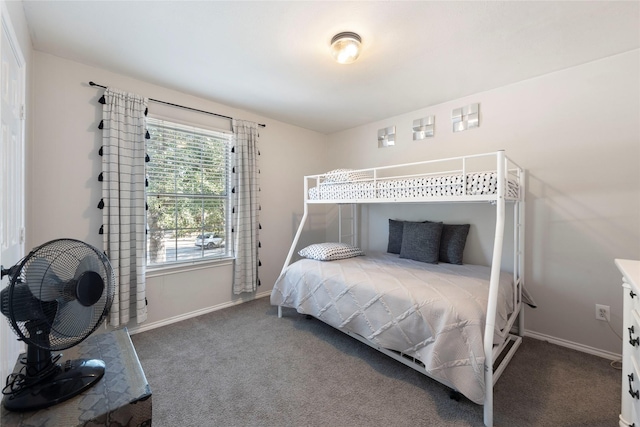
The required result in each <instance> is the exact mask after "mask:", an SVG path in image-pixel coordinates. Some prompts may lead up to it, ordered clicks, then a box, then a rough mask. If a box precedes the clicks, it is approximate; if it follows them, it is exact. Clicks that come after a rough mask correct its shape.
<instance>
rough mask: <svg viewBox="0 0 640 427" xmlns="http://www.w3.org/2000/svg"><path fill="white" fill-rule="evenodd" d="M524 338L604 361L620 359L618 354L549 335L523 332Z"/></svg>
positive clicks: (620, 356)
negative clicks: (546, 342) (548, 343)
mask: <svg viewBox="0 0 640 427" xmlns="http://www.w3.org/2000/svg"><path fill="white" fill-rule="evenodd" d="M524 336H525V337H530V338H535V339H537V340H541V341H548V342H550V343H551V344H556V345H559V346H561V347H567V348H570V349H572V350H577V351H581V352H583V353H588V354H593V355H594V356H599V357H602V358H605V359H609V360H620V359H621V358H622V355H620V354H616V353H611V352H609V351H605V350H600V349H598V348H594V347H589V346H587V345H583V344H578V343H575V342H572V341H567V340H563V339H562V338H556V337H552V336H550V335H545V334H541V333H539V332H534V331H525V333H524Z"/></svg>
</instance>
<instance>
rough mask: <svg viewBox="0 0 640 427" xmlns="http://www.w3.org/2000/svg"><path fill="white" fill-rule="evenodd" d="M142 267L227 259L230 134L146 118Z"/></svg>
mask: <svg viewBox="0 0 640 427" xmlns="http://www.w3.org/2000/svg"><path fill="white" fill-rule="evenodd" d="M147 130H148V131H149V136H150V139H147V153H148V154H149V157H150V161H149V162H148V163H147V180H148V187H147V206H148V210H147V265H148V266H159V265H164V264H169V263H180V262H192V261H194V260H202V259H212V258H223V257H228V256H230V250H231V248H230V246H231V245H229V244H228V242H227V236H230V233H229V231H230V230H229V224H230V222H231V221H230V220H229V218H230V216H229V214H230V212H229V211H230V203H229V157H230V153H229V151H230V148H229V147H230V145H231V135H230V134H226V133H223V132H216V131H211V130H206V129H200V128H195V127H192V126H184V125H181V124H177V123H171V122H167V121H164V120H158V119H155V118H147Z"/></svg>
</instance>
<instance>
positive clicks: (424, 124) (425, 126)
mask: <svg viewBox="0 0 640 427" xmlns="http://www.w3.org/2000/svg"><path fill="white" fill-rule="evenodd" d="M435 123H436V116H428V117H423V118H422V119H416V120H414V121H413V140H414V141H419V140H421V139H425V138H432V137H433V135H434V132H435Z"/></svg>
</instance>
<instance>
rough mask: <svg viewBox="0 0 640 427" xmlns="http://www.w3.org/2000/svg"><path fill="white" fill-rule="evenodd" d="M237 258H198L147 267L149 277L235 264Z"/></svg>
mask: <svg viewBox="0 0 640 427" xmlns="http://www.w3.org/2000/svg"><path fill="white" fill-rule="evenodd" d="M234 260H235V258H233V257H227V258H216V259H209V260H197V261H191V262H179V263H175V264H166V265H161V266H154V267H147V273H146V276H147V277H159V276H165V275H167V274H177V273H182V272H185V271H195V270H204V269H207V268H212V267H222V266H226V265H231V264H233V262H234Z"/></svg>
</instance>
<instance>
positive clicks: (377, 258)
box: [271, 253, 513, 404]
mask: <svg viewBox="0 0 640 427" xmlns="http://www.w3.org/2000/svg"><path fill="white" fill-rule="evenodd" d="M489 277H490V268H489V267H484V266H477V265H468V264H467V265H453V264H443V263H440V264H426V263H421V262H417V261H412V260H408V259H401V258H399V257H398V256H397V255H392V254H387V253H377V254H373V253H372V254H369V255H366V256H359V257H354V258H349V259H344V260H339V261H315V260H310V259H302V260H299V261H297V262H295V263H293V264H291V265H290V266H289V267H287V269H286V270H285V271H284V273H283V274H282V275H281V276H280V277H279V278H278V280H277V281H276V284H275V286H274V288H273V291H272V293H271V304H273V305H280V306H284V307H293V308H295V309H296V310H297V311H298V312H299V313H303V314H310V315H312V316H314V317H316V318H318V319H320V320H322V321H324V322H326V323H328V324H329V325H331V326H333V327H336V328H339V329H342V330H348V331H350V332H353V333H356V334H359V335H360V336H362V337H365V338H366V339H368V340H370V341H373V342H374V343H376V344H378V345H380V346H381V347H384V348H387V349H390V350H395V351H400V352H402V353H405V354H407V355H409V356H412V357H415V358H416V359H418V360H420V361H421V362H422V363H423V364H424V365H425V369H426V371H427V373H428V374H429V376H431V377H432V378H435V379H437V380H438V381H440V382H442V383H443V384H446V385H448V386H450V387H453V388H455V389H456V390H458V391H459V392H461V393H462V394H464V395H465V396H466V397H467V398H469V399H470V400H471V401H473V402H475V403H478V404H482V403H483V399H484V373H483V369H484V368H483V364H484V349H483V333H484V327H485V316H486V311H487V299H488V292H489ZM512 283H513V278H512V276H511V275H510V274H508V273H502V274H501V277H500V290H499V296H498V308H497V315H496V330H495V334H494V336H496V339H495V340H494V341H496V342H499V341H501V338H500V337H502V336H504V334H505V331H502V329H503V328H504V327H505V325H506V322H507V316H508V314H509V313H511V312H512V311H513V285H512ZM506 332H508V331H506Z"/></svg>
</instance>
